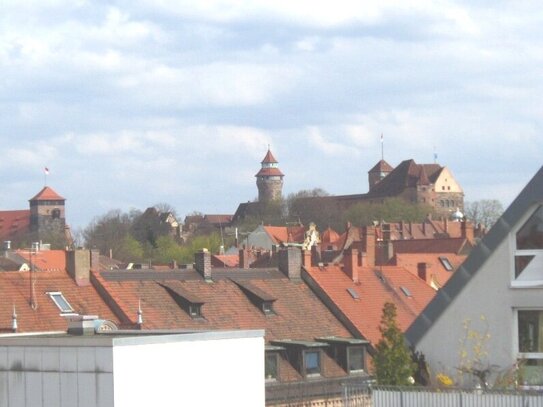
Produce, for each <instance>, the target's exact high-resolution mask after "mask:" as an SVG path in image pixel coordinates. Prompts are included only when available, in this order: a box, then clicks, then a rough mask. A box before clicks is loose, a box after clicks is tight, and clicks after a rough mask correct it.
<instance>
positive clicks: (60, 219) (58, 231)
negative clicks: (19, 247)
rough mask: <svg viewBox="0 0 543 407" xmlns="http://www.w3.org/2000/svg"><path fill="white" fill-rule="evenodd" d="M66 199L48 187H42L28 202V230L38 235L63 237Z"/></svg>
mask: <svg viewBox="0 0 543 407" xmlns="http://www.w3.org/2000/svg"><path fill="white" fill-rule="evenodd" d="M65 201H66V200H65V199H64V198H63V197H61V196H60V195H59V194H57V193H56V192H55V191H53V189H52V188H50V187H47V186H46V187H43V189H42V190H41V191H40V192H38V194H37V195H36V196H35V197H34V198H32V199H30V200H29V202H30V231H32V232H37V233H38V236H39V237H40V238H41V237H42V236H51V235H56V236H59V237H64V230H65V227H66V218H65V216H64V202H65Z"/></svg>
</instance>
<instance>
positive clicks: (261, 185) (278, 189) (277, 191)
mask: <svg viewBox="0 0 543 407" xmlns="http://www.w3.org/2000/svg"><path fill="white" fill-rule="evenodd" d="M261 164H262V168H260V171H258V173H257V174H256V175H255V177H256V186H257V187H258V202H270V201H273V200H276V199H279V198H281V193H282V190H283V177H284V176H285V175H284V174H283V173H282V172H281V170H280V169H279V163H278V161H277V160H276V159H275V157H274V156H273V154H272V153H271V150H270V149H269V148H268V152H267V153H266V156H265V157H264V159H263V160H262V162H261Z"/></svg>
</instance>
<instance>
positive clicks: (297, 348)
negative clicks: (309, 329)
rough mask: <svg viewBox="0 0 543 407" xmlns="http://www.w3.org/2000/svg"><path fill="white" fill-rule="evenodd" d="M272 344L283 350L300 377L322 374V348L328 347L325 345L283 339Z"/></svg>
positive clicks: (322, 343)
mask: <svg viewBox="0 0 543 407" xmlns="http://www.w3.org/2000/svg"><path fill="white" fill-rule="evenodd" d="M272 344H273V345H274V346H280V347H282V348H284V349H285V351H286V357H287V360H290V361H291V362H292V365H293V366H294V367H295V368H296V370H298V372H299V373H300V374H301V375H302V376H304V377H313V376H320V375H321V374H322V365H321V361H322V358H321V352H322V349H323V348H327V347H328V344H327V343H324V342H316V341H303V340H292V339H284V340H281V341H273V342H272Z"/></svg>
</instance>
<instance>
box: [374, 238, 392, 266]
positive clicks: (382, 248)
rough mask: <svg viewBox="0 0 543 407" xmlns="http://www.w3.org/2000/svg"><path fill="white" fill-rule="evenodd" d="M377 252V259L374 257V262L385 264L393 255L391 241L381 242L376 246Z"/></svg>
mask: <svg viewBox="0 0 543 407" xmlns="http://www.w3.org/2000/svg"><path fill="white" fill-rule="evenodd" d="M378 249H379V254H378V259H376V261H375V264H380V265H383V264H387V263H388V262H389V261H390V259H392V257H394V245H393V244H392V242H391V241H388V242H381V244H380V245H379V247H378Z"/></svg>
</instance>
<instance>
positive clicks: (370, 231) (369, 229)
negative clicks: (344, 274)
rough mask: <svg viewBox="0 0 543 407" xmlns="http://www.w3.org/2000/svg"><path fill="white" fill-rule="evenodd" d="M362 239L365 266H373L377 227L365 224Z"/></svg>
mask: <svg viewBox="0 0 543 407" xmlns="http://www.w3.org/2000/svg"><path fill="white" fill-rule="evenodd" d="M362 240H363V243H364V252H365V253H366V255H365V256H364V259H365V260H366V261H365V263H364V264H363V266H365V267H373V266H375V227H374V226H364V227H363V228H362Z"/></svg>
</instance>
